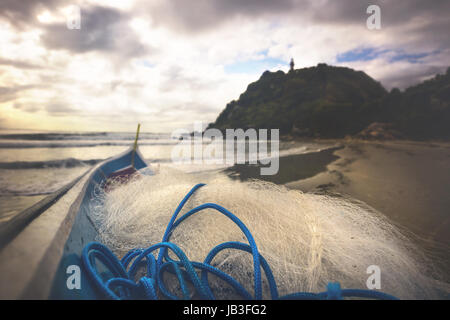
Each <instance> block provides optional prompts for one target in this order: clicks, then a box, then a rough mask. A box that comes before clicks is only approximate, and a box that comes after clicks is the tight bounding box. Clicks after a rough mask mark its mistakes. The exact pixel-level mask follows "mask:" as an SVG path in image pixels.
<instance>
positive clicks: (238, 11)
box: [138, 0, 308, 32]
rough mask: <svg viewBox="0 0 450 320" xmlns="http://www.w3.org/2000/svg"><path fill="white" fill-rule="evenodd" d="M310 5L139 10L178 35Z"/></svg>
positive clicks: (281, 2) (238, 1)
mask: <svg viewBox="0 0 450 320" xmlns="http://www.w3.org/2000/svg"><path fill="white" fill-rule="evenodd" d="M304 5H308V2H302V1H298V0H277V1H273V0H226V1H224V0H196V1H185V0H169V1H164V2H162V4H161V5H160V6H157V7H154V6H148V7H147V5H146V3H145V2H141V3H140V4H139V5H138V7H139V8H140V10H142V11H143V12H145V11H147V13H148V14H150V15H151V17H152V20H153V21H154V22H155V23H156V24H158V25H166V26H167V25H169V26H170V27H173V28H175V29H177V30H179V31H188V32H189V31H194V32H195V31H202V30H205V29H209V28H214V27H216V26H218V25H220V24H222V23H223V22H225V21H226V20H228V19H231V18H234V17H236V16H244V17H245V16H247V17H258V16H264V15H266V14H279V13H285V12H289V11H290V10H293V9H295V8H303V7H304Z"/></svg>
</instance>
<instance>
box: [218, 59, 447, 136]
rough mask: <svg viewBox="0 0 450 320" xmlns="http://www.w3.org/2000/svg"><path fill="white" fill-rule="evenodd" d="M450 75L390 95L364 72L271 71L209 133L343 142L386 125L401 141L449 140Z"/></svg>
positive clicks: (320, 68)
mask: <svg viewBox="0 0 450 320" xmlns="http://www.w3.org/2000/svg"><path fill="white" fill-rule="evenodd" d="M449 70H450V69H449ZM449 70H447V73H446V74H445V75H437V76H436V77H435V78H433V79H432V80H428V81H425V82H423V83H421V84H419V85H417V86H414V87H410V88H408V89H406V90H405V91H404V92H401V91H400V90H398V89H393V90H392V91H391V92H387V91H386V89H384V88H383V86H382V85H381V84H380V83H379V82H377V81H375V80H374V79H372V78H371V77H369V76H368V75H367V74H365V73H364V72H362V71H355V70H352V69H350V68H344V67H334V66H328V65H326V64H319V65H317V66H316V67H311V68H304V69H297V70H292V71H290V72H288V73H284V72H283V71H277V72H269V71H266V72H264V73H263V74H262V76H261V77H260V79H259V80H258V81H256V82H254V83H251V84H250V85H249V86H248V87H247V90H246V91H245V92H244V93H242V94H241V95H240V97H239V99H238V100H237V101H235V100H233V101H231V102H230V103H228V104H227V105H226V108H225V109H224V110H223V111H222V112H221V113H220V115H219V116H218V118H217V119H216V121H215V122H214V123H211V124H210V125H209V127H213V128H218V129H221V130H224V129H227V128H243V129H247V128H279V129H280V133H281V134H285V135H287V134H289V135H296V136H305V137H321V138H340V137H344V136H348V135H356V134H357V133H359V132H361V131H362V130H363V129H365V128H366V127H368V126H369V125H370V124H372V123H374V122H382V123H388V124H390V125H391V126H392V127H393V128H395V130H398V131H399V132H400V133H401V136H402V137H407V138H412V139H429V138H442V139H447V138H449V137H450V125H449V124H450V106H449V100H450V99H449V97H450V81H449V80H450V73H449Z"/></svg>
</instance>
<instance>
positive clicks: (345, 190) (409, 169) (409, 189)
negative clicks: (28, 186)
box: [230, 140, 450, 269]
mask: <svg viewBox="0 0 450 320" xmlns="http://www.w3.org/2000/svg"><path fill="white" fill-rule="evenodd" d="M332 142H334V143H340V144H342V145H343V147H341V148H333V149H329V150H324V151H322V152H319V153H315V154H304V155H296V156H290V157H286V158H288V159H283V158H281V159H280V171H279V173H278V175H275V176H266V177H264V176H260V175H259V170H256V167H255V166H254V167H250V168H249V169H245V167H244V166H240V167H233V168H232V169H230V171H232V172H235V173H236V174H238V175H239V176H240V178H241V179H243V180H244V179H249V178H256V179H261V178H262V179H265V180H269V181H272V182H275V183H278V184H285V185H286V186H287V187H289V188H292V189H298V190H301V191H304V192H315V193H326V194H330V195H336V196H344V197H350V198H353V199H357V200H361V201H363V202H365V203H366V204H368V205H369V206H371V207H373V208H375V209H376V210H378V211H380V212H381V213H383V214H385V215H386V216H387V217H388V218H389V219H390V220H391V221H392V222H393V223H394V224H395V225H397V226H399V227H400V228H401V229H403V230H405V232H408V233H412V234H410V235H411V236H413V237H414V238H415V239H416V240H417V241H419V242H420V243H421V245H422V247H424V248H425V249H427V250H430V254H433V255H437V256H438V258H436V261H439V262H440V263H439V264H441V265H442V267H444V269H447V268H448V265H449V264H448V263H449V261H450V246H449V244H450V143H422V142H408V141H393V142H369V141H355V140H341V141H332Z"/></svg>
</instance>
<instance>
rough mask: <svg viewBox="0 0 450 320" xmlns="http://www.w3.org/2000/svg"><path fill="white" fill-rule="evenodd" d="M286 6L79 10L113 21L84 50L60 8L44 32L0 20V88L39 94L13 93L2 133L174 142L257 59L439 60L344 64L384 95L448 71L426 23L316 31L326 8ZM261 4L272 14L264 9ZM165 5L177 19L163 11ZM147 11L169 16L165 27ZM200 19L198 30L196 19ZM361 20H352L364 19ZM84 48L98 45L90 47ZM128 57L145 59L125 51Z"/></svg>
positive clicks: (235, 91) (44, 17)
mask: <svg viewBox="0 0 450 320" xmlns="http://www.w3.org/2000/svg"><path fill="white" fill-rule="evenodd" d="M53 2H55V1H53ZM53 2H52V3H53ZM291 2H292V1H284V2H283V4H284V5H285V6H286V10H285V11H283V10H284V9H283V8H279V10H276V12H275V11H274V12H275V13H274V14H271V13H270V12H271V11H270V10H264V8H259V9H258V10H256V9H255V10H253V8H254V7H252V6H257V5H258V3H259V2H252V6H248V7H246V8H245V10H244V9H242V10H243V11H239V7H238V6H239V5H240V4H239V3H240V2H230V3H228V4H227V5H228V6H232V5H234V6H236V8H232V7H226V8H223V7H221V6H222V5H219V4H217V3H216V2H214V3H213V4H210V5H208V10H209V11H208V12H210V14H211V15H214V16H217V22H215V20H214V19H206V20H205V22H197V21H194V20H195V19H193V17H191V16H189V14H190V11H186V12H184V13H180V12H179V10H180V8H178V7H176V6H175V7H173V6H172V7H170V6H169V5H168V4H167V3H166V2H165V1H163V2H161V1H153V2H152V3H150V4H149V3H148V2H142V1H128V2H126V1H110V0H108V1H103V2H98V1H87V2H86V1H83V2H82V3H83V6H81V8H82V19H83V10H84V8H90V7H86V3H90V5H91V6H98V5H99V4H101V5H104V6H107V7H108V9H107V10H103V11H102V10H97V11H89V12H94V13H95V14H96V15H95V16H96V17H100V18H101V17H102V15H104V14H108V17H109V18H108V20H107V22H108V23H107V24H105V25H104V26H102V25H101V23H100V24H95V28H97V29H95V30H83V27H82V29H81V30H71V31H70V32H81V33H80V34H79V35H77V37H74V38H73V39H75V40H76V41H78V40H80V41H82V43H80V44H67V43H66V42H65V41H66V40H67V39H65V38H64V34H62V35H63V36H61V34H59V31H58V28H59V27H64V25H65V24H63V23H61V21H60V20H58V18H57V17H59V16H58V15H59V14H60V13H61V9H62V8H64V5H61V6H55V7H53V8H52V7H45V10H43V11H42V10H41V11H39V12H38V13H37V14H36V15H38V16H39V17H40V18H39V19H40V20H41V23H39V21H38V22H30V23H29V24H27V27H26V28H18V27H17V26H16V25H14V24H11V23H8V20H7V19H1V17H0V48H1V50H0V86H2V87H14V86H18V85H22V86H23V85H29V86H36V85H39V87H36V88H34V89H32V90H31V89H30V90H22V91H18V92H17V93H15V99H12V100H9V101H7V102H4V103H3V104H0V108H1V109H2V110H3V111H4V112H2V118H3V121H2V125H4V126H5V125H6V126H9V127H22V128H23V127H27V128H41V129H42V128H51V129H55V130H63V129H66V130H79V129H83V130H133V128H134V126H135V123H136V122H138V121H139V122H141V123H143V125H144V128H146V130H149V131H171V130H173V129H176V128H180V127H186V128H188V127H191V124H192V123H193V122H194V121H203V122H205V123H206V122H210V121H213V120H214V119H215V118H216V117H217V115H218V114H219V112H220V111H221V110H222V109H223V108H224V107H225V105H226V103H227V102H229V101H231V100H232V99H237V98H238V97H239V94H240V93H242V92H243V91H244V90H245V89H246V87H247V85H248V84H249V83H250V82H252V81H255V80H257V78H258V77H259V74H255V73H251V72H250V73H239V74H236V73H227V72H226V71H225V70H226V69H225V66H226V65H230V64H233V63H237V62H245V61H248V60H260V59H263V58H264V54H263V53H267V56H268V57H270V58H276V59H282V60H285V61H286V65H274V66H273V67H272V68H271V70H276V69H277V68H280V69H284V70H287V69H288V62H289V60H290V58H291V57H294V59H295V62H296V67H297V68H300V67H309V66H312V65H316V64H317V63H320V62H325V63H329V64H337V61H336V56H337V55H338V54H340V53H343V52H347V51H349V50H353V49H355V48H358V47H374V48H386V49H391V50H397V49H402V50H405V51H406V52H408V53H414V52H424V51H427V52H431V51H433V50H440V51H439V53H437V54H435V55H433V56H429V57H425V58H424V59H422V60H421V63H411V62H408V61H406V60H403V61H396V62H392V61H390V60H389V56H388V55H385V56H380V57H378V58H376V59H373V60H370V61H354V62H348V63H342V65H346V66H349V67H352V68H355V69H358V70H363V71H365V72H367V73H368V74H369V75H370V76H372V77H374V78H375V79H377V80H380V81H381V82H382V83H383V84H384V85H385V86H386V87H388V88H390V87H392V86H400V87H403V86H404V85H405V84H411V82H412V81H419V80H421V79H423V78H426V77H427V76H429V75H430V74H432V73H435V72H439V71H440V70H443V69H445V68H446V67H447V66H448V65H449V62H450V61H449V58H448V57H449V55H448V53H449V48H448V44H446V42H443V41H441V40H440V39H441V38H438V39H434V38H432V37H427V36H424V34H427V33H426V31H427V30H429V29H432V27H434V25H433V21H429V20H426V19H425V20H424V19H419V18H416V19H409V20H408V21H406V22H405V23H404V24H395V25H394V24H392V25H390V26H389V24H387V25H388V27H386V29H382V30H379V31H369V30H367V28H366V27H365V12H361V23H360V24H359V23H355V21H354V19H355V17H354V16H352V19H353V20H352V21H351V23H348V24H345V23H341V22H339V23H332V22H327V21H324V20H323V14H322V15H321V19H320V20H317V21H316V20H314V19H315V18H314V17H315V16H316V15H315V14H314V13H315V12H316V11H314V10H318V11H321V12H322V13H323V12H325V13H326V12H327V11H324V7H323V6H325V5H327V3H328V2H327V1H322V2H321V3H318V2H313V4H314V5H313V6H312V7H309V9H308V10H310V11H307V10H306V9H305V12H304V13H302V12H301V10H291V8H292V4H291ZM260 3H261V4H266V5H268V4H267V3H268V2H266V1H263V2H260ZM292 3H294V2H292ZM305 3H306V2H305ZM168 6H169V7H170V8H172V9H173V8H175V9H178V10H172V9H170V10H169V9H168V8H169V7H168ZM215 6H218V7H217V8H221V9H220V10H222V11H220V10H219V11H217V10H218V9H217V8H216V7H215ZM268 6H269V5H268ZM143 8H144V9H146V10H147V11H146V10H143ZM161 8H164V10H163V9H161ZM183 8H185V10H195V8H187V7H186V6H183ZM255 8H256V7H255ZM268 8H269V7H268ZM201 9H202V7H201V6H200V7H198V8H197V9H196V10H201ZM216 9H217V10H216ZM86 10H90V9H86ZM161 10H162V11H161ZM311 10H313V11H311ZM149 11H150V13H152V12H156V13H158V12H159V13H161V14H162V13H164V14H165V15H171V16H167V17H166V20H164V19H162V18H161V17H163V16H161V17H159V18H158V16H155V15H152V14H149ZM30 12H31V10H30ZM241 13H242V14H241ZM92 14H93V13H92ZM177 14H182V16H180V17H179V16H177ZM195 16H196V17H199V19H200V17H201V14H197V15H195ZM181 18H183V19H185V20H181ZM356 18H357V21H358V19H359V16H356ZM114 19H120V21H116V20H114ZM436 21H438V22H439V23H442V22H441V20H439V19H437V20H436ZM55 22H59V23H60V25H57V24H56V25H55V24H54V23H55ZM100 22H101V20H100ZM52 23H53V25H52ZM187 24H192V25H193V27H192V28H191V27H189V26H187ZM48 25H52V29H48ZM82 26H83V22H82ZM183 26H184V27H185V29H183ZM97 30H98V32H97ZM120 30H122V31H123V30H125V31H126V32H125V31H123V32H118V31H120ZM50 31H51V32H57V33H58V34H59V36H60V37H59V38H58V39H57V40H58V42H57V43H55V41H56V40H55V38H50V39H49V38H45V37H46V35H48V32H50ZM64 31H65V32H66V30H64ZM94 31H95V32H94ZM83 32H84V33H83ZM83 37H94V38H95V40H96V41H95V42H92V43H91V42H89V41H87V40H86V39H85V38H83ZM43 39H46V41H47V42H44V41H43ZM75 40H74V41H75ZM52 41H53V42H52ZM102 41H108V42H105V43H102ZM86 43H87V44H89V45H85V44H86ZM52 45H53V46H52ZM81 45H84V46H82V47H80V46H81ZM132 46H135V47H136V48H140V49H142V50H140V51H139V52H138V51H135V50H131V49H130V47H132ZM130 50H131V51H130ZM136 52H138V54H135V53H136ZM2 61H3V62H2ZM10 62H11V63H10ZM12 62H16V63H15V65H13V63H12ZM27 66H28V68H26V67H27ZM33 66H35V67H33ZM9 92H10V91H9ZM0 101H1V100H0ZM64 106H65V107H64ZM58 108H60V109H58ZM58 111H60V112H58ZM33 117H34V118H33ZM5 118H6V120H5ZM33 119H35V120H36V121H33Z"/></svg>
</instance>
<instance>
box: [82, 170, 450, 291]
mask: <svg viewBox="0 0 450 320" xmlns="http://www.w3.org/2000/svg"><path fill="white" fill-rule="evenodd" d="M200 181H202V182H205V183H207V186H205V187H203V188H201V189H199V190H198V191H197V192H196V193H195V194H194V195H193V196H192V197H191V198H190V200H189V201H188V202H187V203H186V204H185V207H184V209H183V211H182V212H181V214H182V213H184V212H187V211H188V210H190V209H192V208H194V207H196V206H198V205H200V204H202V203H205V202H215V203H217V204H219V205H221V206H223V207H225V208H227V209H228V210H229V211H231V212H233V213H234V214H235V215H236V216H237V217H238V218H239V219H240V220H241V221H242V222H243V223H244V224H245V225H246V226H247V227H248V229H249V230H250V232H251V233H252V234H253V236H254V238H255V241H256V243H257V245H258V248H259V251H260V253H261V254H262V255H263V256H264V258H265V259H266V260H267V262H268V264H269V265H270V267H271V269H272V271H273V275H274V278H275V281H276V283H277V285H278V290H279V293H280V295H286V294H289V293H292V292H298V291H308V292H319V291H324V290H325V289H326V286H327V284H328V283H329V282H331V281H333V282H340V283H341V285H342V287H344V288H366V281H367V279H368V277H369V274H367V272H366V271H367V268H368V267H369V266H371V265H376V266H379V268H380V270H381V290H382V291H384V292H386V293H388V294H391V295H394V296H397V297H399V298H402V299H414V298H416V299H426V298H439V297H442V295H443V294H445V292H448V291H449V286H448V284H446V283H444V282H441V281H439V280H436V279H439V275H438V274H437V271H436V270H434V268H433V267H432V266H431V264H430V263H429V261H428V260H427V258H426V257H425V256H424V255H423V254H422V253H420V250H418V248H417V247H416V246H415V245H414V244H413V243H412V242H411V241H410V240H409V239H408V238H407V237H406V236H404V235H403V234H402V232H400V231H399V230H398V229H397V228H396V227H394V226H393V225H392V224H391V223H389V221H388V220H387V219H386V218H385V217H384V216H383V215H381V214H380V213H378V212H377V211H375V210H374V209H372V208H369V207H368V206H366V205H364V204H363V203H360V202H357V201H352V200H349V199H344V198H336V197H329V196H325V195H316V194H307V193H302V192H300V191H294V190H289V189H287V188H285V187H282V186H278V185H275V184H272V183H268V182H263V181H250V182H244V183H243V182H240V181H236V180H232V179H230V178H229V177H227V176H226V175H223V174H218V173H197V174H186V173H182V172H180V171H177V170H174V169H170V168H162V170H161V171H160V173H159V174H158V175H155V176H145V175H143V176H136V177H135V178H133V179H132V180H131V181H129V182H128V183H126V184H123V183H121V182H119V181H118V182H116V183H115V184H114V183H113V187H112V188H109V191H108V192H105V191H103V189H100V188H99V189H98V190H97V193H96V196H95V199H94V201H93V202H92V203H93V204H92V208H91V209H92V210H91V218H92V219H93V220H94V222H95V224H96V225H97V227H98V229H99V239H97V240H99V241H100V242H102V243H103V244H105V245H106V246H108V247H109V248H111V249H112V250H113V252H114V253H116V254H117V255H118V256H122V255H124V254H125V253H126V252H128V251H129V250H131V249H133V248H138V247H144V248H145V247H149V246H150V245H152V244H155V243H159V242H160V241H161V238H162V235H163V234H164V231H165V229H166V226H167V224H168V222H169V220H170V218H171V216H172V214H173V210H174V208H176V207H177V205H178V203H179V202H180V200H181V199H182V198H183V197H184V195H185V194H186V193H187V192H188V191H189V190H190V189H191V187H192V186H193V185H194V184H196V183H198V182H200ZM226 241H241V242H245V239H244V238H243V235H242V232H241V230H240V229H239V228H238V227H237V226H235V225H234V224H233V223H232V222H231V221H230V220H228V219H227V218H226V217H224V216H222V215H220V214H217V213H216V212H214V211H213V210H210V209H207V210H205V212H202V213H201V214H197V215H194V216H192V217H190V218H189V219H188V220H186V221H185V222H183V223H182V224H181V225H180V226H179V227H178V228H177V229H176V230H175V232H174V234H172V236H171V242H173V243H175V244H176V245H178V246H179V247H180V248H181V249H182V250H183V251H184V252H185V253H186V255H187V257H188V258H189V260H191V261H203V260H204V258H205V257H206V255H207V254H208V252H209V251H210V250H211V249H212V248H213V247H215V246H216V245H218V244H220V243H223V242H226ZM213 263H214V264H213V265H214V266H215V267H217V268H219V269H220V270H222V271H224V272H226V273H227V274H229V275H231V276H232V277H233V278H235V279H236V280H237V281H238V282H240V283H241V284H242V285H243V286H244V287H245V288H246V289H247V290H248V291H252V290H253V289H254V288H253V283H254V282H253V270H252V266H253V264H252V258H251V255H249V254H247V253H244V252H239V251H232V250H226V251H223V252H221V253H220V254H219V255H218V256H217V257H216V258H215V259H214V261H213ZM210 283H211V287H212V289H213V291H214V292H215V294H216V297H217V298H221V299H227V298H236V297H235V296H233V292H232V290H230V289H229V288H224V286H223V283H222V282H221V281H220V280H218V281H216V282H215V281H210ZM263 298H269V289H268V285H267V283H266V282H264V279H263Z"/></svg>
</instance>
